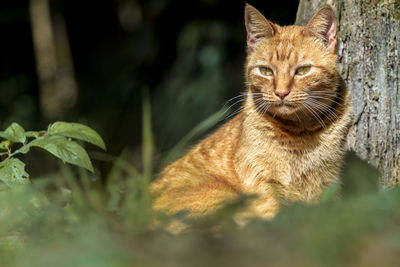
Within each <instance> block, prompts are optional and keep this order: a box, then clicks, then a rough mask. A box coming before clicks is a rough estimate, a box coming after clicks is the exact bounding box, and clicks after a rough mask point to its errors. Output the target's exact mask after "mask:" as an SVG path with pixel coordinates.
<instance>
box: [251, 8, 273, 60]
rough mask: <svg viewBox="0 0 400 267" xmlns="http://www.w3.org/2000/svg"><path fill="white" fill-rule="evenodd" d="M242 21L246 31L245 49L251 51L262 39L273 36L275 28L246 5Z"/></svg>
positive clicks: (255, 10) (256, 11)
mask: <svg viewBox="0 0 400 267" xmlns="http://www.w3.org/2000/svg"><path fill="white" fill-rule="evenodd" d="M244 21H245V24H246V30H247V49H248V51H249V52H251V51H253V50H254V48H255V46H256V44H257V43H258V42H259V41H260V40H261V39H263V38H269V37H272V36H274V34H275V33H276V31H277V28H276V26H275V25H274V24H273V23H272V22H270V21H269V20H267V19H266V18H265V17H264V16H263V15H262V14H261V13H260V12H259V11H258V10H257V9H255V8H254V7H253V6H251V5H249V4H246V8H245V12H244Z"/></svg>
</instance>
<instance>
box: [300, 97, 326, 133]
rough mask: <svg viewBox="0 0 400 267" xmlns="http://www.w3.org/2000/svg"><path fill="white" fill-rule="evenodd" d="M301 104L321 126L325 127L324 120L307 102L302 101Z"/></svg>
mask: <svg viewBox="0 0 400 267" xmlns="http://www.w3.org/2000/svg"><path fill="white" fill-rule="evenodd" d="M303 106H304V107H305V108H306V109H307V110H308V111H309V112H310V113H311V114H312V115H313V116H314V118H315V119H316V120H317V121H318V122H319V123H320V124H321V126H322V128H326V125H325V123H324V121H323V120H322V119H321V117H320V116H319V115H318V113H317V112H316V111H315V110H313V107H312V106H310V105H309V103H306V102H304V103H303Z"/></svg>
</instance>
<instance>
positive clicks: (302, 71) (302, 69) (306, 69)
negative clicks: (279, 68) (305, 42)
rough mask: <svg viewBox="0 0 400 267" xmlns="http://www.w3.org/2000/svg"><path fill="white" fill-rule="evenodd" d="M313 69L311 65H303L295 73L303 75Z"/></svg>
mask: <svg viewBox="0 0 400 267" xmlns="http://www.w3.org/2000/svg"><path fill="white" fill-rule="evenodd" d="M310 70H311V66H302V67H299V68H297V69H296V72H295V75H299V76H303V75H306V74H307V73H308V72H309V71H310Z"/></svg>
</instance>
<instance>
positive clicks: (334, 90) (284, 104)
mask: <svg viewBox="0 0 400 267" xmlns="http://www.w3.org/2000/svg"><path fill="white" fill-rule="evenodd" d="M245 24H246V29H247V54H248V55H247V62H246V65H245V76H246V85H247V92H246V94H243V97H245V98H246V99H245V103H244V105H243V110H242V111H241V112H240V113H239V114H238V115H237V116H236V117H234V118H233V119H231V120H230V121H228V122H227V123H226V124H224V125H223V126H222V127H221V128H219V129H218V130H217V131H216V132H215V133H214V134H212V135H210V136H209V137H207V138H206V139H204V140H203V141H201V142H200V143H198V144H197V145H196V146H194V147H193V148H192V149H191V150H190V151H189V152H188V153H187V154H186V155H185V156H183V157H182V158H180V159H178V160H177V161H175V162H174V163H172V164H171V165H169V166H167V167H166V168H165V170H164V171H163V172H162V174H161V175H160V177H159V178H158V179H157V180H155V181H154V182H153V183H152V184H151V187H150V190H151V193H152V194H153V195H154V197H155V199H154V203H153V207H154V209H155V210H161V211H164V212H166V213H167V214H175V213H177V212H179V211H187V212H188V214H189V216H191V217H198V216H204V215H207V214H210V213H212V212H214V211H215V210H217V209H219V208H220V207H221V206H223V204H224V203H226V202H229V201H232V200H234V199H236V198H237V197H238V196H240V195H241V194H249V195H257V196H258V197H257V198H256V199H254V200H253V201H252V202H251V203H249V204H248V206H246V207H245V208H244V209H242V210H240V211H238V212H237V213H236V215H235V220H236V221H237V222H238V223H244V222H246V220H247V219H248V218H251V217H257V218H263V219H270V218H273V217H274V216H275V215H276V213H277V212H278V210H279V207H281V206H282V205H285V204H287V203H291V202H295V201H300V202H305V203H315V202H317V201H318V200H319V198H320V196H321V193H322V192H323V190H324V189H325V188H326V187H328V186H329V185H331V184H332V183H334V182H337V181H338V178H339V172H340V167H341V164H342V158H343V153H344V151H345V138H346V135H347V132H348V128H349V125H350V122H351V109H350V106H349V93H348V90H347V89H346V87H345V85H344V84H343V81H342V80H341V78H340V76H339V74H338V70H337V56H336V51H335V47H336V40H337V38H336V30H337V22H336V17H335V15H334V12H333V10H332V8H331V7H330V6H324V7H322V8H321V9H320V10H319V11H318V12H317V13H316V14H315V15H314V16H313V17H312V19H311V20H310V22H309V23H308V24H307V25H306V26H285V27H281V26H279V25H276V24H274V23H272V22H270V21H269V20H267V19H266V18H265V17H264V16H263V15H262V14H261V13H260V12H259V11H257V10H256V9H255V8H254V7H252V6H250V5H246V8H245Z"/></svg>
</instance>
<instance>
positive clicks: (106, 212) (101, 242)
mask: <svg viewBox="0 0 400 267" xmlns="http://www.w3.org/2000/svg"><path fill="white" fill-rule="evenodd" d="M146 101H147V100H145V101H144V115H143V116H144V117H143V149H142V152H143V154H142V158H143V160H142V161H143V167H142V168H141V169H142V171H138V170H137V169H136V168H134V167H133V166H132V165H131V164H130V163H128V161H127V158H128V153H127V152H125V151H123V152H122V153H121V154H120V155H119V156H118V157H112V156H109V155H106V154H95V155H94V156H95V158H98V159H102V160H107V161H109V162H110V164H112V168H111V170H110V172H109V173H107V174H106V175H105V177H103V179H100V178H101V177H98V176H93V175H89V174H88V173H87V172H86V171H84V170H78V169H74V168H70V167H68V166H65V165H62V166H60V171H59V172H57V173H55V174H52V175H49V176H48V177H41V179H35V180H34V182H33V184H32V185H30V186H24V187H21V188H18V189H16V190H12V191H9V190H3V191H1V192H0V222H1V223H0V266H58V267H61V266H96V267H97V266H270V265H272V266H376V265H379V266H394V265H396V263H397V264H398V262H400V253H399V252H400V208H399V207H400V189H399V188H393V189H386V190H380V189H379V188H378V187H377V185H376V181H377V175H378V174H377V172H376V170H374V169H373V168H371V167H370V166H369V165H368V164H366V163H365V162H363V161H362V160H360V159H358V158H357V157H356V156H354V155H352V154H349V155H347V157H346V159H345V162H346V166H345V169H344V171H343V175H342V176H343V177H342V180H343V185H341V186H338V185H334V186H332V187H330V188H329V189H328V190H327V191H326V192H325V194H324V196H323V201H321V203H320V204H318V205H315V206H305V205H301V204H294V205H291V206H288V207H286V208H284V209H283V210H282V211H281V212H280V213H279V215H278V216H277V218H276V219H275V220H273V221H269V222H264V221H258V220H254V221H252V222H251V223H250V224H249V225H248V226H247V227H245V228H242V229H239V228H238V227H237V226H236V225H235V224H234V223H233V221H232V219H231V216H232V213H233V212H234V210H235V209H236V208H237V206H240V205H241V203H240V202H238V203H236V204H234V205H231V206H229V207H226V208H225V209H224V210H222V211H220V212H219V213H217V214H215V215H213V216H211V217H209V218H206V219H203V220H198V221H193V222H191V223H192V225H193V227H192V231H190V232H188V233H185V234H182V235H178V236H174V235H171V234H169V233H167V232H165V231H163V230H162V229H160V228H157V229H155V227H153V226H152V225H153V222H154V220H155V218H156V214H154V213H153V212H152V211H151V209H150V203H151V202H150V201H151V199H150V197H149V195H148V192H147V185H148V183H149V181H150V180H151V179H153V178H154V173H153V170H154V161H153V157H152V155H153V150H154V145H153V141H152V140H153V139H152V130H151V123H150V118H151V114H150V103H149V102H146ZM218 116H219V115H218V114H216V115H215V118H216V117H218ZM215 118H211V119H209V120H208V121H205V122H203V123H202V124H201V125H200V126H199V127H197V129H196V130H194V131H193V132H192V133H190V134H189V136H188V137H186V139H184V141H183V142H182V143H180V144H179V146H178V148H176V149H175V150H174V151H173V153H172V154H169V155H168V157H170V159H173V158H176V157H177V156H178V155H179V154H180V153H182V149H183V148H184V147H186V145H187V143H190V140H191V137H192V136H198V135H199V134H200V133H202V132H204V131H205V130H206V129H208V128H209V127H210V126H211V125H214V124H215V122H216V121H217V120H216V119H215ZM100 175H101V174H100ZM101 181H105V184H104V183H102V182H101ZM164 219H165V221H164V223H166V224H167V223H168V221H169V220H171V219H170V218H164Z"/></svg>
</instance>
